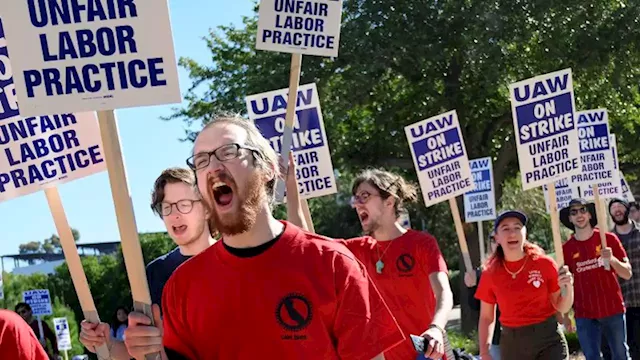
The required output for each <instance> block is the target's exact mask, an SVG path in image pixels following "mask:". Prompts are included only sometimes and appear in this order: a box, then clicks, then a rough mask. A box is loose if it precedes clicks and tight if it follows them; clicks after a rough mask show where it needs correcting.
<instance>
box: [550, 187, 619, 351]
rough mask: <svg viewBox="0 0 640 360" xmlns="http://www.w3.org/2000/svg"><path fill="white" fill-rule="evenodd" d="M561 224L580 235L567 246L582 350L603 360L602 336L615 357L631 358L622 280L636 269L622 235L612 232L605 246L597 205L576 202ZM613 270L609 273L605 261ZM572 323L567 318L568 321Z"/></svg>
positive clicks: (565, 211)
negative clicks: (627, 337)
mask: <svg viewBox="0 0 640 360" xmlns="http://www.w3.org/2000/svg"><path fill="white" fill-rule="evenodd" d="M560 221H561V222H562V223H563V224H564V225H565V226H566V227H567V228H569V229H571V230H573V231H574V234H573V235H572V236H571V237H570V238H569V240H567V242H565V243H564V245H562V250H563V252H564V262H565V264H566V265H567V266H568V267H569V269H570V270H571V272H572V273H574V274H575V288H576V295H575V296H576V299H575V302H574V304H573V310H574V313H575V318H576V327H577V329H576V330H577V333H578V340H579V341H580V347H581V348H582V351H583V352H584V355H585V357H586V358H587V360H594V359H597V360H600V359H601V354H600V347H601V339H602V334H603V333H604V336H605V337H606V339H607V342H608V344H609V349H610V351H611V355H612V358H613V359H628V358H629V347H628V346H627V342H626V331H625V317H624V312H625V307H624V300H623V298H622V291H621V289H620V284H619V283H618V276H619V277H621V278H623V279H625V280H628V279H630V278H631V265H630V264H629V259H628V258H627V254H626V252H625V250H624V248H623V247H622V244H621V243H620V240H619V239H618V237H617V236H616V235H615V234H613V233H610V232H607V233H606V240H607V246H606V247H604V248H603V247H602V243H601V241H600V232H599V230H598V229H595V226H596V225H597V220H596V209H595V206H594V205H593V203H588V202H587V201H586V200H584V199H573V200H571V202H569V205H568V206H567V207H566V208H564V209H562V210H560ZM607 262H608V263H609V264H610V270H607V269H605V267H604V266H605V263H607ZM567 322H569V319H568V316H565V323H567Z"/></svg>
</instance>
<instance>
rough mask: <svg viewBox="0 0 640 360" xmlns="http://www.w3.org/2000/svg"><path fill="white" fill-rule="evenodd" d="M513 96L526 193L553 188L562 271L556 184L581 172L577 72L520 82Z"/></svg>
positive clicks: (556, 242)
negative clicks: (535, 189) (574, 79)
mask: <svg viewBox="0 0 640 360" xmlns="http://www.w3.org/2000/svg"><path fill="white" fill-rule="evenodd" d="M509 93H510V101H511V109H512V113H513V124H514V129H515V134H516V145H517V150H518V160H519V165H520V172H521V176H522V187H523V189H524V190H528V189H531V188H534V187H537V186H544V185H547V187H548V193H549V204H550V213H551V227H552V234H553V244H554V248H555V251H556V261H557V263H558V265H560V266H562V264H563V263H564V255H563V251H562V240H561V238H560V221H559V220H560V219H559V217H558V204H557V198H556V186H555V182H556V181H558V180H561V179H563V178H567V177H569V176H571V175H574V174H578V173H580V171H581V169H580V161H581V159H580V148H579V138H578V130H577V126H576V119H575V98H574V93H573V78H572V72H571V69H570V68H568V69H563V70H560V71H555V72H552V73H548V74H543V75H539V76H535V77H532V78H529V79H525V80H521V81H518V82H516V83H513V84H511V85H510V86H509ZM564 291H565V290H564V289H563V292H564Z"/></svg>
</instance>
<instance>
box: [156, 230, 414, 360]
mask: <svg viewBox="0 0 640 360" xmlns="http://www.w3.org/2000/svg"><path fill="white" fill-rule="evenodd" d="M283 223H284V224H285V230H284V232H283V234H282V235H281V236H280V238H279V239H278V240H277V241H276V242H275V243H274V244H273V245H272V246H271V247H270V248H268V249H267V250H266V251H264V252H263V253H261V254H259V255H257V256H253V257H249V258H241V257H237V256H235V255H233V254H231V253H229V251H228V250H227V249H225V247H224V245H223V243H222V241H219V242H217V243H216V244H214V245H213V246H211V247H209V248H208V249H207V250H205V251H203V252H202V253H200V254H199V255H197V256H195V257H193V258H192V259H191V260H189V261H187V262H185V263H184V264H182V265H181V266H180V267H179V268H178V269H177V270H176V271H175V272H174V273H173V275H172V276H171V278H170V279H169V281H168V282H167V284H166V286H165V289H164V292H163V298H162V308H163V313H164V319H163V325H164V338H163V343H164V346H165V347H167V348H169V349H171V350H174V351H176V352H178V353H180V354H182V355H184V356H186V357H187V358H189V359H194V360H195V359H198V360H207V359H253V358H256V357H260V356H263V357H267V358H269V359H283V360H286V359H306V360H307V359H308V360H313V359H323V360H325V359H363V360H365V359H366V360H369V359H371V358H373V357H375V356H376V355H378V354H380V353H383V352H384V351H386V350H388V349H389V348H391V347H393V346H396V345H397V344H399V343H400V342H402V341H403V340H404V337H403V336H402V333H401V331H400V329H399V327H398V324H397V323H396V321H395V319H394V318H393V316H392V315H391V312H390V311H389V308H388V307H387V305H386V304H385V302H384V301H383V300H382V297H381V296H380V294H379V292H378V290H377V289H376V287H375V286H374V285H373V282H372V281H371V279H370V278H369V276H368V275H367V271H366V270H365V269H364V268H363V266H362V264H361V263H359V262H358V261H357V260H356V259H355V257H354V256H353V254H352V253H351V252H350V251H349V250H348V249H347V248H346V247H345V246H344V244H343V243H342V242H340V241H336V240H333V239H328V238H325V237H322V236H319V235H316V234H310V233H307V232H303V231H302V230H300V229H299V228H298V227H296V226H294V225H292V224H290V223H287V222H283Z"/></svg>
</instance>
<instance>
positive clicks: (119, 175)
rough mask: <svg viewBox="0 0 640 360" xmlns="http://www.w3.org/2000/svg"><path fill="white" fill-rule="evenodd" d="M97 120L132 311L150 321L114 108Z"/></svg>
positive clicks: (147, 293) (148, 296) (100, 113)
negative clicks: (129, 288) (131, 298)
mask: <svg viewBox="0 0 640 360" xmlns="http://www.w3.org/2000/svg"><path fill="white" fill-rule="evenodd" d="M98 124H99V125H100V136H101V137H102V146H103V149H104V157H105V161H106V162H107V170H108V174H109V183H110V184H111V195H112V197H113V204H114V206H115V210H116V218H117V220H118V230H119V232H120V238H121V239H120V242H121V246H122V255H123V257H124V262H125V266H126V267H127V275H128V277H129V284H130V285H131V295H132V297H133V308H134V310H135V311H137V312H140V313H143V314H145V315H146V316H148V317H149V319H151V323H152V324H153V315H152V313H151V295H150V293H149V285H148V283H147V275H146V272H145V267H144V260H143V257H142V248H141V247H140V241H139V239H138V230H137V228H136V221H135V215H134V213H133V204H132V203H131V196H130V195H129V185H128V184H127V174H126V169H125V167H124V161H123V158H122V149H121V147H120V139H119V137H118V124H117V122H116V115H115V112H114V111H113V110H107V111H99V112H98ZM146 359H160V353H156V354H148V355H147V356H146Z"/></svg>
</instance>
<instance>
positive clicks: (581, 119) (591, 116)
mask: <svg viewBox="0 0 640 360" xmlns="http://www.w3.org/2000/svg"><path fill="white" fill-rule="evenodd" d="M604 113H605V112H604V111H597V112H595V111H594V112H588V113H582V114H580V115H579V116H578V125H582V124H590V123H594V122H598V123H599V122H603V121H604Z"/></svg>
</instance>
